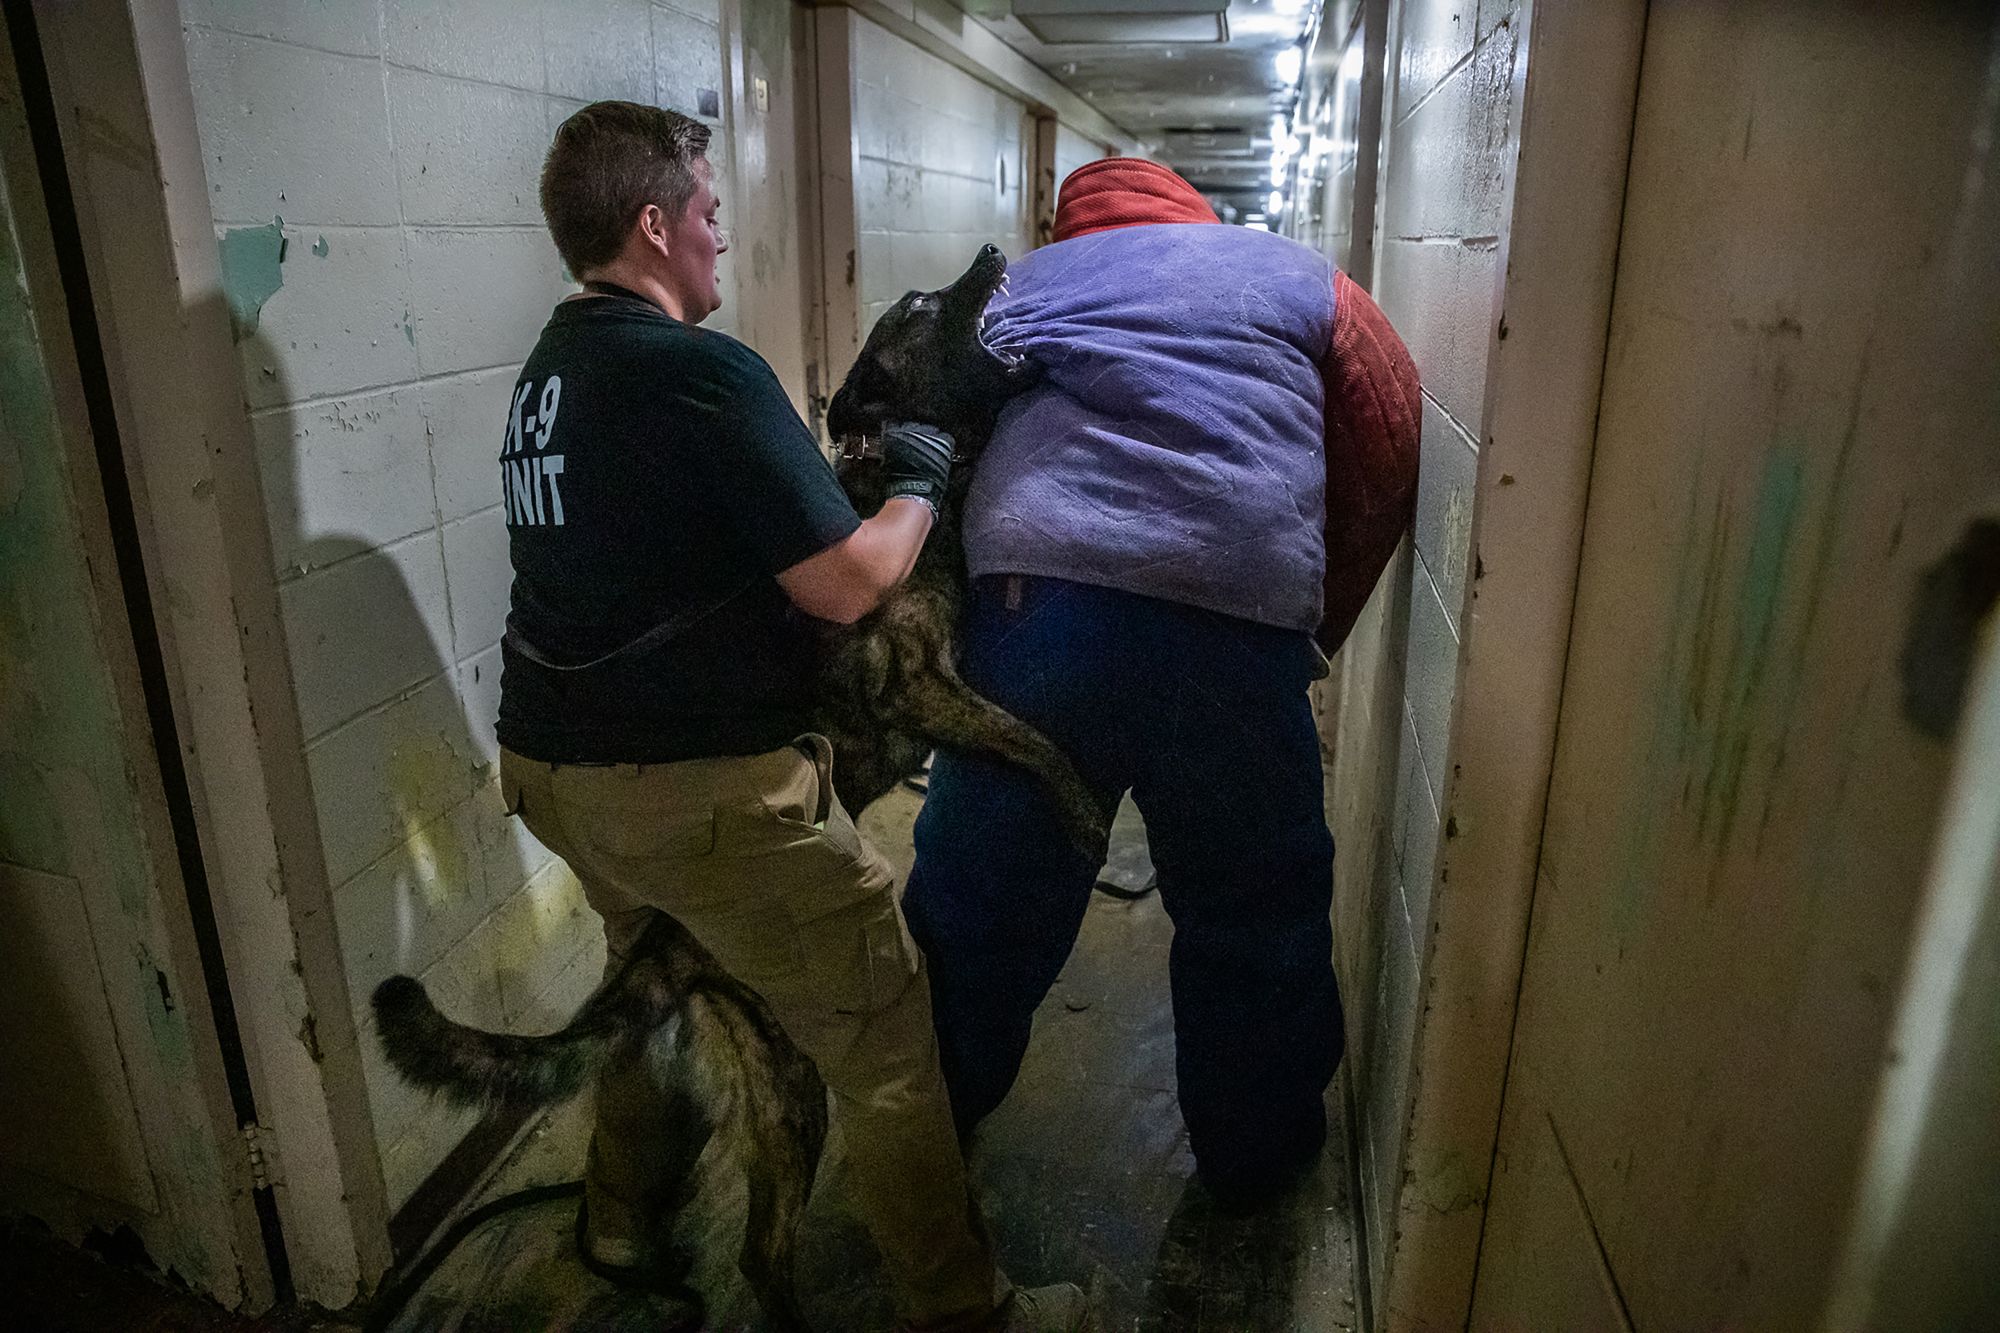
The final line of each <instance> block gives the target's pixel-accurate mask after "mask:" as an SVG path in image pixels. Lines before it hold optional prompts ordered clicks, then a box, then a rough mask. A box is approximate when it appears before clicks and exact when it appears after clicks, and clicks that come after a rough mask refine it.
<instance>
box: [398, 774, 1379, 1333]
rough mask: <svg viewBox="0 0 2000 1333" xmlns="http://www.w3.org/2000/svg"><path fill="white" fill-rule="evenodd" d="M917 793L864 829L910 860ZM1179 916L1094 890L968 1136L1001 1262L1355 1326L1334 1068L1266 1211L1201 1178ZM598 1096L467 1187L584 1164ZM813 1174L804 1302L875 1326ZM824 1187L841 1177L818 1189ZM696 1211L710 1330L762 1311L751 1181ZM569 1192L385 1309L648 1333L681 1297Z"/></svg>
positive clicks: (1109, 1310) (1151, 1313)
mask: <svg viewBox="0 0 2000 1333" xmlns="http://www.w3.org/2000/svg"><path fill="white" fill-rule="evenodd" d="M920 807H921V798H920V797H918V796H916V795H915V794H914V793H911V792H909V791H906V790H899V791H896V792H893V793H891V794H890V795H888V796H886V797H884V798H882V799H881V800H880V801H878V802H876V803H875V805H873V806H871V807H870V808H869V810H868V812H867V813H866V814H865V815H864V816H863V817H862V819H861V820H860V827H861V830H862V832H863V834H864V835H865V836H866V837H867V838H868V839H869V841H870V842H871V843H872V844H874V845H875V846H877V847H879V848H880V849H881V850H882V851H883V853H884V854H885V855H886V856H887V857H889V859H890V860H891V861H892V862H893V863H894V864H895V866H896V869H897V873H898V877H899V882H900V878H901V877H902V876H903V875H906V874H907V873H908V870H909V863H910V857H911V849H910V828H911V825H912V823H913V822H914V820H915V818H916V813H917V810H918V809H919V808H920ZM1105 875H1106V879H1107V880H1108V881H1109V882H1111V883H1112V884H1114V885H1115V886H1118V887H1121V888H1123V889H1125V890H1126V891H1128V892H1129V891H1136V890H1139V889H1141V888H1142V887H1143V886H1144V885H1145V884H1146V882H1147V879H1148V875H1149V866H1148V863H1147V861H1146V853H1145V829H1144V827H1143V825H1142V824H1141V822H1140V821H1139V819H1138V818H1137V814H1136V811H1135V810H1134V809H1133V807H1132V805H1131V803H1130V802H1129V801H1127V802H1126V804H1125V806H1124V807H1123V809H1122V810H1121V811H1120V816H1119V820H1118V822H1117V824H1116V825H1115V827H1114V828H1113V831H1112V844H1111V853H1110V857H1109V859H1108V863H1107V867H1106V872H1105ZM1171 938H1172V926H1171V924H1170V923H1169V922H1168V920H1167V918H1166V914H1165V912H1164V911H1162V910H1161V907H1160V900H1159V895H1158V894H1157V893H1147V894H1145V895H1144V896H1142V897H1138V898H1135V899H1130V900H1126V899H1121V898H1119V897H1116V896H1113V895H1110V894H1106V893H1099V894H1097V895H1096V896H1095V897H1094V898H1093V900H1092V903H1091V908H1090V913H1089V916H1088V918H1087V919H1086V922H1085V924H1084V929H1083V935H1082V938H1081V939H1080V941H1079V942H1078V945H1077V949H1076V952H1075V954H1074V955H1072V957H1071V959H1070V962H1069V965H1068V966H1067V967H1066V968H1065V969H1064V971H1063V974H1062V976H1061V978H1060V979H1059V980H1058V981H1057V983H1056V987H1055V989H1054V991H1052V992H1051V993H1050V995H1049V998H1048V1000H1047V1002H1046V1003H1045V1004H1044V1005H1043V1006H1042V1009H1041V1011H1040V1012H1039V1013H1038V1014H1037V1016H1036V1020H1035V1040H1034V1045H1033V1046H1032V1047H1031V1049H1030V1053H1029V1056H1028V1060H1027V1063H1026V1065H1025V1066H1024V1067H1023V1068H1022V1071H1021V1079H1020V1082H1019V1083H1018V1084H1017V1085H1016V1086H1015V1088H1014V1091H1013V1093H1012V1094H1011V1095H1010V1096H1009V1097H1008V1099H1007V1101H1006V1102H1005V1104H1003V1105H1002V1107H1001V1108H1000V1110H999V1111H997V1112H996V1113H994V1115H993V1116H992V1117H991V1118H989V1119H988V1120H987V1121H986V1123H984V1124H983V1125H981V1127H980V1130H979V1133H978V1135H977V1137H976V1139H975V1140H974V1145H973V1149H972V1167H973V1171H974V1174H975V1179H976V1185H977V1189H978V1194H979V1200H980V1204H981V1206H982V1208H983V1209H984V1210H985V1213H986V1216H987V1217H988V1219H989V1220H990V1222H991V1225H992V1228H993V1232H994V1237H995V1242H996V1244H997V1246H998V1249H999V1253H1000V1260H1001V1264H1002V1266H1003V1267H1004V1268H1005V1269H1006V1271H1007V1272H1008V1274H1009V1275H1010V1276H1011V1277H1013V1278H1014V1279H1015V1280H1016V1281H1019V1282H1023V1283H1030V1284H1031V1283H1035V1282H1041V1281H1047V1280H1050V1279H1052V1278H1053V1277H1056V1276H1067V1277H1072V1278H1074V1279H1075V1280H1076V1281H1078V1282H1080V1283H1087V1284H1088V1286H1089V1289H1090V1291H1091V1294H1092V1297H1093V1299H1094V1302H1095V1304H1096V1309H1097V1311H1098V1319H1099V1325H1098V1327H1099V1328H1100V1329H1101V1330H1102V1331H1103V1333H1138V1331H1140V1330H1144V1331H1146V1333H1152V1331H1153V1330H1159V1331H1160V1333H1190V1331H1192V1330H1206V1333H1243V1331H1244V1330H1252V1329H1254V1330H1260V1331H1264V1330H1268V1331H1270V1333H1278V1331H1279V1330H1294V1329H1296V1330H1312V1331H1313V1333H1348V1330H1352V1329H1355V1328H1358V1327H1360V1324H1359V1320H1358V1317H1357V1315H1356V1312H1355V1287H1354V1258H1355V1249H1354V1234H1353V1230H1352V1227H1353V1220H1352V1218H1353V1214H1352V1208H1351V1197H1350V1194H1349V1191H1348V1187H1347V1176H1348V1169H1349V1168H1348V1161H1347V1153H1348V1136H1347V1128H1346V1122H1345V1119H1344V1117H1343V1116H1342V1115H1341V1113H1340V1108H1339V1088H1340V1086H1341V1085H1340V1084H1339V1083H1336V1084H1335V1085H1334V1087H1333V1089H1331V1090H1329V1092H1328V1098H1327V1109H1328V1120H1329V1124H1330V1125H1331V1127H1332V1129H1331V1133H1330V1134H1329V1136H1328V1142H1327V1148H1326V1152H1325V1155H1324V1157H1323V1160H1322V1161H1321V1163H1320V1165H1319V1167H1318V1168H1317V1169H1316V1170H1315V1171H1314V1172H1313V1173H1312V1174H1311V1175H1310V1176H1309V1177H1308V1178H1307V1179H1306V1180H1305V1181H1304V1182H1303V1183H1302V1184H1301V1185H1300V1186H1299V1187H1298V1188H1297V1189H1296V1190H1295V1191H1294V1192H1293V1193H1292V1194H1291V1195H1290V1196H1288V1197H1287V1199H1286V1201H1285V1202H1284V1204H1283V1205H1282V1206H1281V1207H1279V1208H1277V1209H1274V1210H1272V1211H1271V1212H1268V1213H1264V1214H1260V1215H1257V1216H1253V1217H1247V1218H1239V1217H1232V1216H1229V1215H1226V1214H1223V1213H1220V1212H1218V1211H1216V1210H1215V1208H1214V1207H1213V1206H1212V1205H1211V1204H1210V1202H1209V1201H1208V1199H1207V1196H1206V1195H1205V1194H1204V1193H1203V1191H1202V1190H1201V1187H1200V1186H1199V1185H1198V1184H1194V1183H1193V1182H1191V1180H1190V1175H1191V1173H1192V1171H1193V1160H1192V1158H1191V1157H1190V1156H1189V1154H1188V1150H1187V1137H1186V1131H1185V1130H1184V1129H1183V1128H1182V1126H1181V1122H1180V1113H1179V1112H1178V1111H1177V1110H1176V1109H1175V1105H1174V1096H1173V1091H1174V1063H1173V1020H1172V1014H1171V1011H1170V1007H1169V1004H1168V1000H1167V975H1166V958H1167V946H1168V943H1169V942H1170V940H1171ZM589 1132H590V1102H589V1099H588V1097H585V1098H582V1099H579V1100H578V1101H577V1102H575V1103H572V1104H571V1105H570V1106H568V1107H566V1108H564V1109H563V1110H562V1111H561V1112H559V1113H557V1114H556V1115H555V1116H553V1117H551V1118H550V1120H549V1121H548V1122H547V1123H546V1124H545V1125H541V1126H537V1127H535V1128H534V1129H532V1130H530V1131H529V1132H528V1134H527V1135H526V1136H525V1137H524V1139H523V1141H522V1142H521V1144H520V1145H519V1146H518V1147H517V1148H516V1149H515V1151H514V1152H513V1154H512V1155H511V1156H510V1157H509V1159H508V1160H507V1162H506V1164H505V1165H504V1166H502V1167H501V1168H500V1169H499V1170H498V1171H496V1172H495V1174H494V1175H493V1177H492V1179H491V1180H489V1181H488V1182H487V1183H486V1184H485V1186H484V1187H483V1188H482V1189H481V1190H480V1191H479V1193H478V1195H477V1196H476V1197H474V1198H473V1199H472V1200H470V1201H469V1203H468V1207H467V1209H466V1211H470V1209H471V1208H472V1207H476V1206H480V1205H481V1204H483V1203H485V1202H487V1201H490V1200H493V1199H497V1198H499V1197H501V1196H503V1195H506V1194H509V1193H511V1192H513V1191H516V1190H521V1189H529V1188H533V1187H536V1186H541V1185H550V1184H555V1183H557V1182H560V1181H565V1180H573V1179H575V1178H576V1177H577V1176H578V1175H579V1174H580V1173H581V1171H582V1165H583V1153H584V1145H585V1142H586V1140H587V1138H588V1136H589ZM838 1156H839V1152H838V1149H837V1148H831V1147H830V1150H829V1152H828V1154H827V1159H826V1162H825V1163H823V1165H822V1172H821V1182H820V1186H821V1187H820V1188H817V1189H816V1190H815V1191H814V1197H813V1207H812V1211H811V1213H810V1214H809V1215H808V1218H807V1222H806V1230H805V1233H804V1236H803V1239H802V1244H801V1253H800V1261H799V1285H800V1289H801V1291H803V1292H805V1293H807V1295H806V1297H805V1306H806V1313H807V1314H808V1315H809V1316H810V1317H811V1318H812V1319H813V1320H814V1323H815V1325H816V1326H817V1327H820V1328H824V1329H830V1330H831V1329H863V1328H885V1327H887V1326H888V1325H889V1323H890V1311H889V1306H888V1288H887V1286H886V1284H885V1282H884V1280H883V1278H882V1275H881V1271H880V1265H879V1262H878V1261H877V1259H876V1258H875V1256H874V1252H873V1249H872V1247H871V1246H870V1244H869V1242H868V1240H867V1237H866V1235H865V1234H864V1233H863V1232H862V1230H861V1228H860V1226H859V1225H858V1223H856V1222H855V1220H854V1219H853V1218H852V1217H851V1216H849V1215H847V1214H846V1213H844V1212H842V1211H841V1210H840V1202H839V1200H840V1197H841V1194H842V1191H841V1190H840V1188H839V1186H838V1184H837V1182H829V1181H828V1179H827V1174H828V1171H829V1169H832V1168H833V1164H834V1162H835V1161H836V1159H837V1158H838ZM829 1183H832V1185H833V1187H832V1188H827V1187H826V1186H827V1185H828V1184H829ZM702 1189H703V1193H702V1196H701V1198H700V1199H699V1200H698V1201H697V1202H696V1204H695V1205H694V1206H693V1208H692V1209H690V1212H689V1215H688V1219H687V1231H686V1232H685V1233H684V1235H685V1237H686V1239H687V1240H688V1242H689V1248H690V1249H691V1250H693V1251H694V1252H695V1254H696V1255H697V1256H698V1258H697V1260H696V1268H695V1272H694V1275H693V1278H692V1285H694V1286H695V1288H696V1289H697V1290H699V1291H700V1292H701V1293H702V1294H703V1296H704V1297H705V1298H706V1300H707V1302H708V1310H707V1320H708V1322H707V1323H706V1324H705V1325H704V1327H707V1328H711V1329H715V1330H718V1331H720V1330H735V1329H756V1328H759V1327H760V1324H759V1322H758V1318H757V1311H756V1305H755V1302H754V1301H753V1300H752V1299H751V1296H750V1293H749V1291H748V1289H747V1287H746V1286H745V1284H744V1283H743V1281H742V1279H741V1277H740V1275H739V1274H738V1273H737V1272H736V1270H735V1267H734V1256H735V1253H736V1248H737V1245H738V1242H739V1239H740V1237H741V1234H742V1226H743V1211H742V1210H743V1192H742V1188H741V1184H740V1181H739V1180H738V1179H737V1178H736V1177H735V1176H734V1174H733V1173H731V1172H728V1171H726V1170H722V1169H719V1163H718V1161H717V1152H716V1151H715V1150H713V1149H712V1150H711V1151H710V1153H709V1154H708V1156H707V1158H706V1160H705V1161H704V1180H703V1187H702ZM575 1209H576V1205H575V1202H574V1200H571V1199H558V1200H553V1201H550V1202H546V1203H540V1204H534V1205H530V1206H528V1207H525V1208H522V1209H521V1210H520V1211H518V1212H512V1213H508V1214H506V1215H504V1216H502V1217H500V1218H497V1219H495V1220H494V1221H492V1222H491V1223H489V1224H487V1225H486V1226H484V1227H481V1228H480V1229H478V1230H477V1231H475V1232H473V1233H472V1234H471V1235H470V1236H468V1237H467V1238H466V1239H465V1240H464V1241H463V1242H462V1243H461V1244H460V1246H459V1247H458V1249H457V1251H456V1252H455V1253H454V1254H453V1256H452V1257H451V1258H450V1259H449V1260H447V1261H446V1262H445V1263H444V1264H443V1265H442V1266H441V1267H440V1268H439V1270H438V1271H437V1273H436V1275H435V1276H434V1277H432V1278H431V1280H430V1281H429V1282H428V1283H426V1284H425V1286H424V1288H423V1290H422V1291H421V1292H419V1293H416V1294H415V1295H414V1296H413V1297H412V1299H411V1301H410V1303H409V1305H408V1307H407V1308H406V1310H405V1311H404V1312H403V1314H402V1315H401V1317H400V1318H398V1319H397V1320H396V1322H395V1323H394V1324H393V1325H392V1327H393V1329H394V1330H395V1331H396V1333H501V1331H502V1330H514V1329H530V1328H532V1329H549V1330H558V1331H564V1333H566V1331H567V1330H583V1329H588V1330H596V1331H600V1333H613V1331H614V1330H625V1329H631V1330H641V1329H656V1328H658V1327H660V1326H661V1323H662V1320H663V1319H668V1318H671V1317H673V1316H674V1315H675V1313H676V1312H678V1311H680V1310H682V1309H684V1307H681V1306H679V1305H677V1304H676V1303H675V1302H674V1301H671V1300H668V1299H665V1298H655V1297H651V1296H646V1295H639V1294H633V1293H629V1292H625V1291H621V1290H619V1289H618V1288H615V1287H613V1286H611V1285H609V1284H607V1283H604V1282H602V1281H600V1280H598V1279H597V1278H594V1277H592V1276H591V1275H590V1274H589V1273H587V1272H585V1271H584V1269H583V1268H582V1267H581V1266H580V1265H579V1264H578V1263H577V1262H576V1256H575V1243H574V1240H573V1236H572V1230H571V1229H572V1225H573V1222H574V1217H575Z"/></svg>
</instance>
